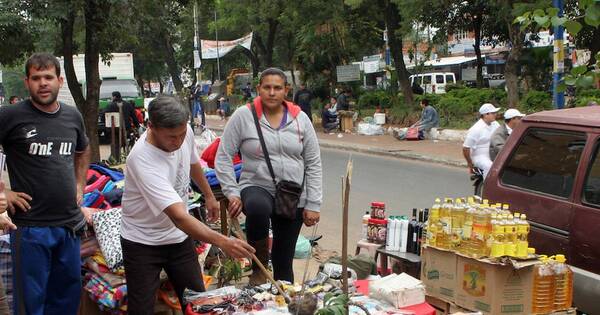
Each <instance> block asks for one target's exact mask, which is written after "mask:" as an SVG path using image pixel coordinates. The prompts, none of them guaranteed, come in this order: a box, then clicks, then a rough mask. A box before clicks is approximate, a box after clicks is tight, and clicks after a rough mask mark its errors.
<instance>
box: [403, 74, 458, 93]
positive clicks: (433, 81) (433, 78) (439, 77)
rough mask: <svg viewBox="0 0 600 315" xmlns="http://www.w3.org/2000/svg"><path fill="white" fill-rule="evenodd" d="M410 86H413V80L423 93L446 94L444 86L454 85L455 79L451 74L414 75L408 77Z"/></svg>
mask: <svg viewBox="0 0 600 315" xmlns="http://www.w3.org/2000/svg"><path fill="white" fill-rule="evenodd" d="M409 79H410V85H411V86H412V85H413V82H415V80H416V81H417V84H419V85H420V86H421V87H422V88H423V91H425V93H431V94H444V93H446V84H454V83H456V77H455V76H454V73H452V72H431V73H423V74H414V75H411V76H410V77H409Z"/></svg>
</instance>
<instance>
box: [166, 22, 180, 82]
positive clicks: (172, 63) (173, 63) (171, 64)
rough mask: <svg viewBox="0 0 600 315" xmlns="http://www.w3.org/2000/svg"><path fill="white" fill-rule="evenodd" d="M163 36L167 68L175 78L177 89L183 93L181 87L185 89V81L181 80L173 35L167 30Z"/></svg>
mask: <svg viewBox="0 0 600 315" xmlns="http://www.w3.org/2000/svg"><path fill="white" fill-rule="evenodd" d="M163 36H164V40H163V45H164V48H165V59H166V60H165V62H166V63H167V68H168V69H169V74H170V75H171V79H172V80H173V85H174V86H175V90H177V92H178V93H181V89H183V82H181V77H180V72H179V67H178V66H177V60H176V59H175V49H173V44H172V43H171V35H169V33H168V32H165V33H164V35H163Z"/></svg>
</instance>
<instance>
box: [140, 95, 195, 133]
mask: <svg viewBox="0 0 600 315" xmlns="http://www.w3.org/2000/svg"><path fill="white" fill-rule="evenodd" d="M189 118H190V112H189V111H188V109H187V107H185V106H183V105H182V104H181V103H180V102H179V101H178V100H177V99H176V98H175V97H173V96H165V95H161V96H159V97H157V98H155V99H153V100H152V101H151V102H150V105H148V119H149V120H150V122H151V123H152V125H154V126H155V127H158V128H176V127H179V126H181V125H182V124H184V123H187V121H188V119H189Z"/></svg>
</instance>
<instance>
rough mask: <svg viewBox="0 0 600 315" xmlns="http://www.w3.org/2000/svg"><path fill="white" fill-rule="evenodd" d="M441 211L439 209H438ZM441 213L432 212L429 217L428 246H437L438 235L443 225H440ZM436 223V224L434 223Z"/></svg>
mask: <svg viewBox="0 0 600 315" xmlns="http://www.w3.org/2000/svg"><path fill="white" fill-rule="evenodd" d="M438 210H439V209H438ZM439 215H440V212H439V211H437V212H433V211H432V212H431V214H430V215H429V222H428V225H427V234H426V236H425V237H426V240H425V242H426V244H427V245H428V246H434V247H436V246H437V235H438V228H439V227H440V225H441V223H440V218H439ZM432 222H435V223H432Z"/></svg>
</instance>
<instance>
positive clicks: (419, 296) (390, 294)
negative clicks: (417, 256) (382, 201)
mask: <svg viewBox="0 0 600 315" xmlns="http://www.w3.org/2000/svg"><path fill="white" fill-rule="evenodd" d="M369 288H370V291H371V292H370V296H371V297H372V298H375V299H377V300H383V301H386V302H388V303H390V304H391V305H393V306H394V307H395V308H402V307H406V306H411V305H416V304H421V303H423V302H425V288H424V287H423V283H422V282H421V281H419V279H415V278H413V277H412V276H410V275H408V274H406V273H402V274H399V275H397V274H391V275H389V276H386V277H384V278H381V279H379V280H375V281H373V282H372V283H371V284H370V285H369Z"/></svg>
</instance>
